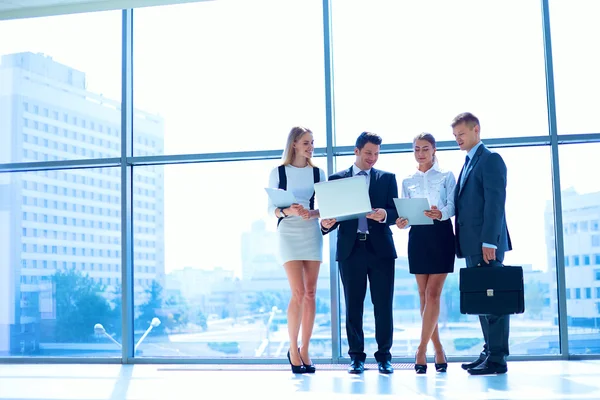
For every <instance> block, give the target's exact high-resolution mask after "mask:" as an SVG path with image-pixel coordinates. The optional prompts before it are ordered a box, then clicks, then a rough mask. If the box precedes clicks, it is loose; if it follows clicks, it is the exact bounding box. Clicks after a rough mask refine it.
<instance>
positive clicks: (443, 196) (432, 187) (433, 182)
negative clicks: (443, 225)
mask: <svg viewBox="0 0 600 400" xmlns="http://www.w3.org/2000/svg"><path fill="white" fill-rule="evenodd" d="M455 188H456V178H454V174H453V173H452V172H451V171H444V170H442V169H440V167H439V165H438V163H437V160H436V161H435V162H434V163H433V167H431V168H430V169H429V170H427V171H426V172H421V171H419V170H417V171H416V172H415V173H414V174H412V175H410V176H408V177H407V178H405V179H404V180H403V181H402V197H404V198H426V199H427V200H428V201H429V206H436V207H437V208H438V209H439V210H440V211H441V212H442V218H441V219H440V221H444V220H446V219H448V218H451V217H453V216H454V189H455ZM409 223H410V221H409Z"/></svg>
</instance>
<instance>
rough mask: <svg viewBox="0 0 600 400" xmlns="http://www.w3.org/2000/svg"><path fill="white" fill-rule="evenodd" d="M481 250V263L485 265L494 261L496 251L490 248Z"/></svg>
mask: <svg viewBox="0 0 600 400" xmlns="http://www.w3.org/2000/svg"><path fill="white" fill-rule="evenodd" d="M481 250H482V253H483V262H485V263H486V264H489V263H490V261H494V260H495V259H496V249H494V248H492V247H482V248H481Z"/></svg>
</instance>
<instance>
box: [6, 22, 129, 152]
mask: <svg viewBox="0 0 600 400" xmlns="http://www.w3.org/2000/svg"><path fill="white" fill-rule="evenodd" d="M40 32H44V33H43V34H40ZM0 37H3V38H7V37H10V38H11V40H2V41H0V56H1V58H0V98H2V99H3V100H2V105H1V106H0V120H1V121H2V124H0V149H2V151H0V162H20V161H56V160H66V159H80V158H92V157H93V156H94V154H98V152H102V153H104V154H105V155H106V157H116V156H119V155H120V152H119V149H120V137H119V132H120V127H121V111H120V108H121V100H120V99H121V42H122V40H121V12H120V11H110V12H98V13H90V14H74V15H63V16H57V17H45V18H30V19H16V20H8V21H0ZM92 123H93V124H94V125H91V124H92ZM102 126H104V127H105V129H104V130H102V129H99V128H100V127H102ZM109 129H110V130H109ZM84 137H88V138H94V139H95V140H103V141H104V142H103V143H104V144H103V145H102V146H99V145H98V146H97V145H92V144H90V143H89V141H86V140H84V139H83V138H84Z"/></svg>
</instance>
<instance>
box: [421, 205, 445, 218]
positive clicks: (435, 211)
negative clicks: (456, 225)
mask: <svg viewBox="0 0 600 400" xmlns="http://www.w3.org/2000/svg"><path fill="white" fill-rule="evenodd" d="M423 213H424V214H425V216H426V217H429V218H431V219H442V212H441V211H440V210H438V208H437V207H436V206H431V210H428V211H423Z"/></svg>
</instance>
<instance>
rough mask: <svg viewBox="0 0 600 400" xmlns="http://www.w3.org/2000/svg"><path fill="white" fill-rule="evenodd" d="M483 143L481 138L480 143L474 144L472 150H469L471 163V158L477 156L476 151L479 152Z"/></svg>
mask: <svg viewBox="0 0 600 400" xmlns="http://www.w3.org/2000/svg"><path fill="white" fill-rule="evenodd" d="M482 144H483V142H482V141H481V140H480V141H479V143H477V144H476V145H475V146H473V148H472V149H471V150H469V152H468V153H467V155H468V156H469V164H470V163H471V161H470V160H472V159H473V157H474V156H475V153H477V149H478V148H479V146H481V145H482Z"/></svg>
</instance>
